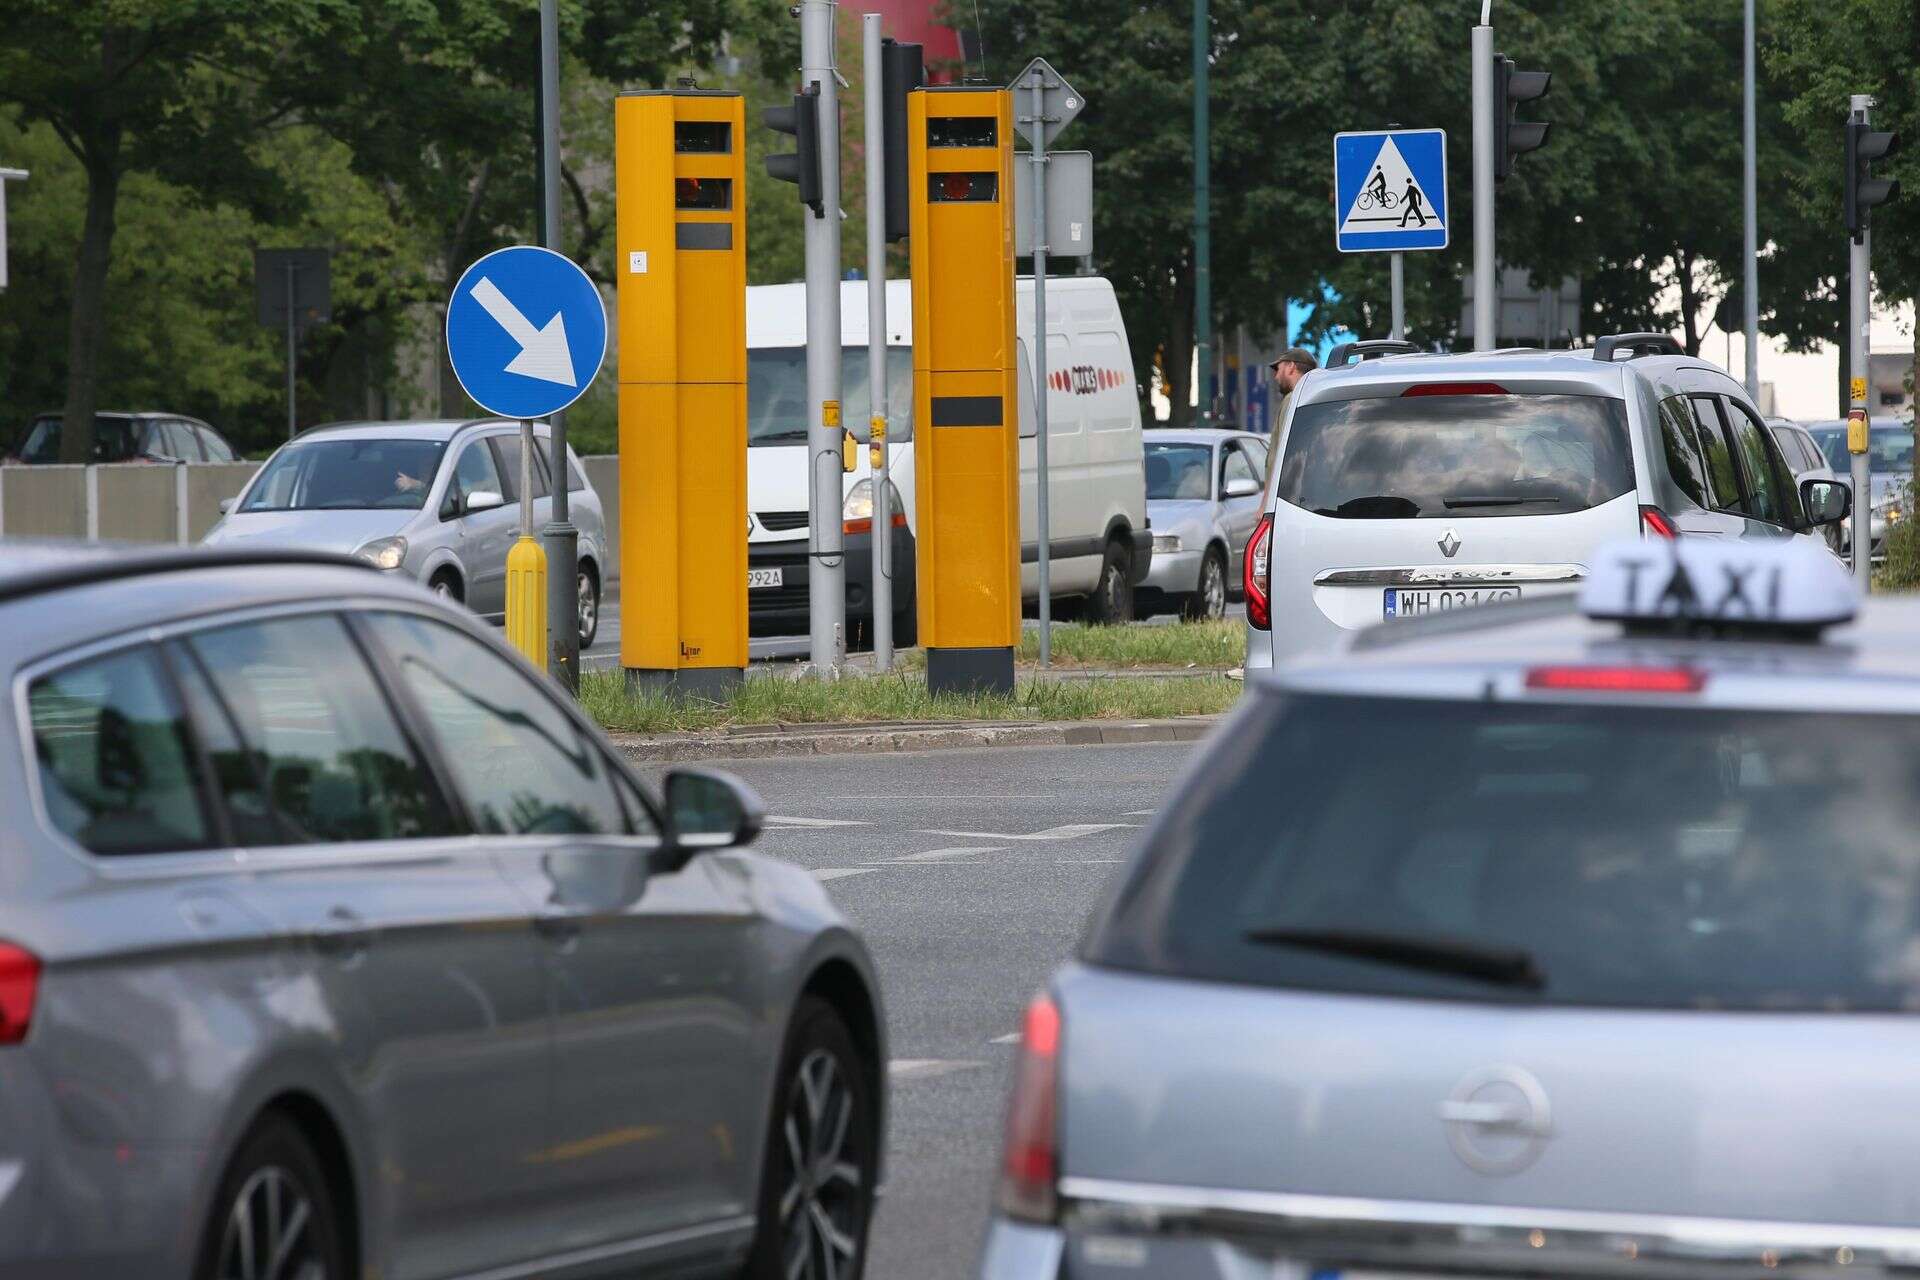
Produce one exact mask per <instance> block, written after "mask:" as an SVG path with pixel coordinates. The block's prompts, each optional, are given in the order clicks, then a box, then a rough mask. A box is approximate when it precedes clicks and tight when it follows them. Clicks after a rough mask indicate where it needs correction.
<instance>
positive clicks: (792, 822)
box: [767, 813, 873, 831]
mask: <svg viewBox="0 0 1920 1280" xmlns="http://www.w3.org/2000/svg"><path fill="white" fill-rule="evenodd" d="M872 825H873V824H872V823H870V822H851V821H848V820H847V819H844V818H791V817H787V816H785V815H782V814H777V813H770V814H768V815H767V830H769V831H773V830H777V829H778V828H780V827H793V828H810V827H870V826H872Z"/></svg>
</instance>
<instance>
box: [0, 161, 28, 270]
mask: <svg viewBox="0 0 1920 1280" xmlns="http://www.w3.org/2000/svg"><path fill="white" fill-rule="evenodd" d="M26 180H27V171H26V170H25V169H0V291H4V290H5V289H6V287H7V184H8V183H9V182H25V181H26Z"/></svg>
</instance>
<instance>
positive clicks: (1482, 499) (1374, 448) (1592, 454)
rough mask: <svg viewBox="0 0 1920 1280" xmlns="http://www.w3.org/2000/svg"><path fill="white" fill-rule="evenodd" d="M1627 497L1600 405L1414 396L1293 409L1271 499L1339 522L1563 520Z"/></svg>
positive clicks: (1627, 471) (1617, 410)
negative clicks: (1275, 493)
mask: <svg viewBox="0 0 1920 1280" xmlns="http://www.w3.org/2000/svg"><path fill="white" fill-rule="evenodd" d="M1632 488H1633V456H1632V453H1631V452H1630V448H1629V445H1628V443H1627V406H1626V402H1625V401H1622V400H1616V399H1611V398H1609V397H1605V396H1574V395H1415V396H1402V395H1398V394H1394V395H1389V396H1384V397H1379V398H1375V399H1367V400H1322V401H1320V402H1318V403H1316V404H1309V405H1302V406H1301V407H1300V409H1299V410H1298V411H1297V412H1296V413H1295V414H1294V415H1293V425H1292V428H1291V429H1290V430H1289V431H1288V432H1287V450H1286V456H1285V458H1284V460H1283V461H1282V462H1281V464H1280V484H1279V491H1278V493H1279V498H1280V500H1281V501H1282V502H1287V503H1291V504H1292V505H1294V506H1296V507H1303V508H1305V509H1306V510H1308V511H1312V512H1314V513H1315V514H1317V515H1323V516H1335V517H1338V518H1340V519H1343V520H1411V519H1426V520H1460V519H1465V518H1479V517H1486V516H1541V515H1560V514H1564V513H1566V512H1571V511H1585V510H1587V509H1588V508H1589V507H1597V506H1599V505H1600V504H1601V503H1603V502H1610V501H1612V500H1613V499H1615V498H1617V497H1619V496H1620V495H1621V494H1623V493H1626V492H1628V491H1629V490H1631V489H1632Z"/></svg>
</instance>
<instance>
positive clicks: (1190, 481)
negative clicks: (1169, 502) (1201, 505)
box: [1147, 440, 1213, 501]
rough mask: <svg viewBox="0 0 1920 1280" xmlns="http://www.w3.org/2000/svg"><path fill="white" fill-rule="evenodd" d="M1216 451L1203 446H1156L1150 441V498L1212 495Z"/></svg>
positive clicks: (1148, 494) (1148, 472) (1148, 466)
mask: <svg viewBox="0 0 1920 1280" xmlns="http://www.w3.org/2000/svg"><path fill="white" fill-rule="evenodd" d="M1212 468H1213V450H1212V449H1210V448H1208V447H1207V446H1206V445H1204V444H1165V443H1161V444H1156V443H1154V442H1153V441H1151V440H1149V441H1147V497H1149V498H1172V499H1179V498H1198V499H1200V500H1202V501H1205V500H1206V499H1208V498H1210V497H1212V496H1213V476H1212V474H1211V472H1212Z"/></svg>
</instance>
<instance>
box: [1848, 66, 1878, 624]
mask: <svg viewBox="0 0 1920 1280" xmlns="http://www.w3.org/2000/svg"><path fill="white" fill-rule="evenodd" d="M1872 108H1873V98H1872V96H1871V95H1869V94H1864V93H1856V94H1854V95H1853V101H1852V112H1851V114H1852V117H1853V118H1854V119H1855V120H1859V121H1861V122H1862V123H1869V122H1870V121H1869V116H1870V115H1871V112H1872ZM1861 221H1862V222H1863V223H1864V222H1865V219H1864V218H1863V219H1861ZM1848 253H1849V255H1850V261H1849V263H1848V266H1849V271H1848V283H1849V285H1850V286H1851V288H1850V289H1849V297H1848V309H1847V369H1848V372H1849V373H1850V374H1851V376H1852V383H1851V385H1850V386H1849V388H1848V390H1849V391H1850V392H1851V393H1852V394H1851V395H1850V396H1849V397H1848V407H1847V451H1848V453H1850V454H1852V455H1853V456H1852V462H1853V576H1854V577H1855V578H1856V579H1857V580H1858V581H1859V583H1860V590H1861V592H1862V594H1865V593H1866V592H1867V591H1869V590H1871V589H1872V583H1873V468H1872V458H1871V457H1870V455H1869V454H1868V450H1869V449H1870V448H1871V447H1872V435H1871V431H1872V418H1871V416H1870V415H1869V413H1868V410H1867V377H1868V369H1867V361H1868V359H1869V354H1868V353H1869V352H1870V351H1871V348H1870V347H1869V346H1868V344H1867V336H1868V328H1869V326H1870V325H1871V324H1872V323H1873V319H1872V317H1873V276H1872V272H1873V237H1872V233H1871V232H1869V231H1868V230H1867V229H1866V228H1865V226H1862V227H1861V230H1860V233H1859V234H1858V235H1856V236H1854V237H1853V238H1852V242H1851V243H1850V244H1849V245H1848Z"/></svg>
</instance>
